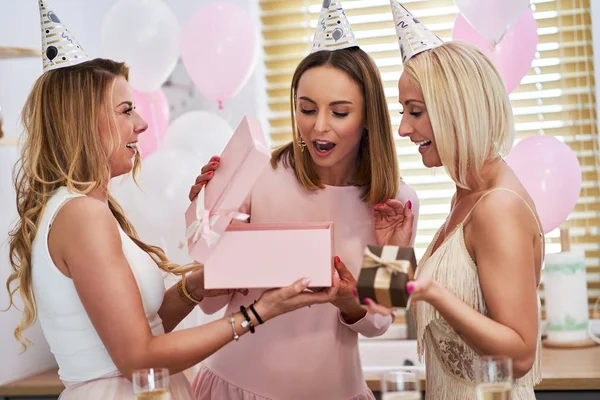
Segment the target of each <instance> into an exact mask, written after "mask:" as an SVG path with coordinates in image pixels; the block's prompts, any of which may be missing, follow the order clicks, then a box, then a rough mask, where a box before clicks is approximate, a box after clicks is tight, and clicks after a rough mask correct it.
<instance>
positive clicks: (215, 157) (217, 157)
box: [211, 156, 220, 161]
mask: <svg viewBox="0 0 600 400" xmlns="http://www.w3.org/2000/svg"><path fill="white" fill-rule="evenodd" d="M211 160H213V161H219V160H220V158H219V156H213V157H212V158H211Z"/></svg>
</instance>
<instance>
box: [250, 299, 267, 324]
mask: <svg viewBox="0 0 600 400" xmlns="http://www.w3.org/2000/svg"><path fill="white" fill-rule="evenodd" d="M255 303H256V302H255ZM250 311H252V314H254V316H255V317H256V320H257V321H258V323H259V324H261V325H262V324H264V322H263V320H262V318H261V317H260V315H258V313H257V312H256V310H255V309H254V304H250Z"/></svg>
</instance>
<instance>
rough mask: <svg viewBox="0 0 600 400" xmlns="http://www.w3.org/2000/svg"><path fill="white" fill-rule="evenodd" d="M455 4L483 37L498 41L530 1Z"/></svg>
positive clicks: (469, 0)
mask: <svg viewBox="0 0 600 400" xmlns="http://www.w3.org/2000/svg"><path fill="white" fill-rule="evenodd" d="M454 3H455V4H456V7H458V12H460V13H461V14H462V15H463V16H464V17H465V19H466V20H467V21H469V23H470V24H471V25H473V27H474V28H475V30H476V31H477V32H479V34H480V35H481V36H483V37H484V38H486V39H490V40H496V41H499V40H500V39H501V38H502V35H503V34H504V33H506V31H507V30H508V29H510V28H511V27H512V26H513V25H514V24H515V23H516V22H517V20H518V19H519V17H520V16H521V15H522V14H523V12H524V11H525V9H526V8H527V7H528V6H529V0H454Z"/></svg>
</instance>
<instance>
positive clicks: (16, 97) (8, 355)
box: [0, 0, 267, 384]
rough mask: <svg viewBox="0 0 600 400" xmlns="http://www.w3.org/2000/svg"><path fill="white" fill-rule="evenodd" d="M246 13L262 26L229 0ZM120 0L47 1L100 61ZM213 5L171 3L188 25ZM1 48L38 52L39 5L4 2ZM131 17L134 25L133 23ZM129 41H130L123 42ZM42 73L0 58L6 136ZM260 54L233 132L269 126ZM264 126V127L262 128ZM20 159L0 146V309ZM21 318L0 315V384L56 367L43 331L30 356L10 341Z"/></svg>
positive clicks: (37, 63)
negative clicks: (109, 15) (249, 118)
mask: <svg viewBox="0 0 600 400" xmlns="http://www.w3.org/2000/svg"><path fill="white" fill-rule="evenodd" d="M229 1H230V2H233V3H236V4H238V5H239V6H241V7H242V8H244V9H245V10H246V11H247V12H248V13H249V14H250V15H251V16H253V17H254V18H255V21H256V23H257V26H258V24H259V17H258V12H259V8H258V2H257V0H229ZM116 2H117V0H103V1H90V0H49V3H50V6H51V8H52V9H53V10H54V11H55V12H56V13H57V15H58V16H59V17H60V18H61V20H62V22H63V23H65V25H66V26H67V27H68V28H69V30H70V31H71V33H73V34H74V36H75V37H76V38H77V39H78V40H79V42H80V43H81V44H82V45H83V47H84V48H85V50H86V51H87V52H88V55H89V56H90V57H101V56H102V53H101V49H100V31H101V25H102V20H103V16H104V15H105V14H106V12H107V11H108V10H109V9H110V7H111V6H112V5H113V4H114V3H116ZM208 2H210V0H168V1H167V4H169V6H170V7H171V8H172V10H173V11H174V13H175V14H176V15H177V17H178V19H179V21H180V25H181V26H182V28H183V26H184V24H185V22H186V20H187V17H188V16H190V15H191V14H192V13H193V12H194V11H195V10H196V9H197V8H198V7H200V6H201V5H202V4H205V3H208ZM0 15H2V16H3V18H2V24H0V46H18V47H27V48H40V45H41V39H40V26H39V12H38V6H37V2H36V1H33V0H26V1H25V0H0ZM134 21H135V18H132V23H135V22H134ZM123 40H127V38H123ZM41 72H42V63H41V58H39V59H37V58H30V59H19V60H1V59H0V106H1V107H2V108H3V114H4V124H3V129H4V132H5V135H6V137H9V138H16V137H18V136H19V135H20V128H19V124H18V116H19V113H20V110H21V108H22V106H23V104H24V102H25V99H26V96H27V94H28V92H29V90H30V88H31V86H32V84H33V82H34V81H35V79H36V78H37V77H38V76H39V75H40V74H41ZM172 78H173V80H174V81H176V82H178V83H182V84H184V85H185V84H187V85H191V83H190V80H189V78H188V77H187V75H186V73H185V70H184V68H183V66H182V65H181V64H180V65H178V67H177V69H176V70H175V72H174V74H173V77H172ZM264 87H265V85H264V73H263V66H262V55H261V57H259V61H258V63H257V67H256V70H255V73H254V75H253V76H252V77H251V79H250V80H249V82H248V83H247V84H246V86H245V87H244V88H243V89H242V90H241V92H240V93H238V94H237V95H236V96H235V98H233V99H231V100H229V101H227V102H225V104H224V106H225V110H223V111H219V114H220V115H221V116H222V117H223V118H225V119H227V120H228V121H229V123H230V125H231V126H232V127H235V126H236V125H237V124H238V123H239V121H240V120H241V119H242V118H243V116H244V115H247V114H250V115H254V116H255V117H257V118H258V119H259V120H261V121H263V122H265V121H266V112H265V110H266V101H265V99H266V94H265V91H264ZM165 92H166V93H167V96H168V97H169V102H170V104H171V106H172V113H171V117H172V119H174V118H176V117H177V116H178V115H180V114H181V113H183V112H185V111H189V110H192V109H204V110H208V111H215V112H216V111H217V109H216V104H214V103H213V102H211V101H209V100H207V99H206V98H204V97H203V96H202V95H201V94H200V93H199V92H198V91H195V92H194V93H193V95H191V96H190V95H189V94H188V91H186V90H181V89H177V88H172V87H170V88H165ZM263 126H264V127H266V126H267V125H266V123H263ZM17 158H18V149H17V148H16V147H14V146H0V309H3V308H5V307H6V306H7V305H8V295H7V293H6V291H5V290H4V282H5V281H6V278H7V277H8V274H9V272H10V266H9V263H8V244H7V242H6V240H7V237H8V235H7V232H8V230H9V227H10V226H11V225H12V223H13V222H14V220H15V218H16V211H15V206H14V203H15V197H14V190H13V188H12V182H11V172H12V167H13V165H14V163H15V161H16V160H17ZM19 319H20V313H19V312H17V311H16V310H14V309H13V310H11V311H9V312H0V384H2V383H4V382H9V381H12V380H14V379H18V378H20V377H24V376H27V375H32V374H35V373H37V372H39V371H43V370H46V369H48V368H50V367H52V366H54V365H55V363H54V359H53V357H52V355H51V354H50V352H49V349H48V346H47V344H46V343H45V340H44V339H43V336H42V334H41V331H40V329H39V327H38V326H37V325H36V326H35V327H33V328H31V329H29V330H28V331H27V336H28V337H29V338H30V339H31V340H32V341H33V342H34V343H35V344H34V346H33V347H32V348H30V349H29V350H28V351H27V352H26V353H24V354H22V355H21V354H19V353H20V346H19V344H18V343H17V342H16V341H15V340H14V338H13V337H12V331H13V329H14V327H15V326H16V325H17V323H18V321H19Z"/></svg>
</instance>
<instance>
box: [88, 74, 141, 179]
mask: <svg viewBox="0 0 600 400" xmlns="http://www.w3.org/2000/svg"><path fill="white" fill-rule="evenodd" d="M108 101H109V102H110V104H109V105H108V107H104V109H108V110H110V111H111V112H113V113H114V114H113V115H106V114H103V115H102V116H101V118H100V127H99V132H100V138H101V141H102V146H103V148H104V150H105V151H106V153H107V154H108V166H109V169H110V175H111V178H114V177H115V176H119V175H123V174H127V173H129V172H131V170H132V169H133V165H134V160H135V157H136V153H137V151H138V149H137V141H138V136H139V135H140V134H141V133H143V132H144V131H145V130H146V129H147V128H148V124H147V123H146V121H144V120H143V119H142V117H140V115H139V114H138V113H137V112H136V111H135V109H134V105H133V94H132V93H131V89H130V87H129V83H128V82H127V80H126V79H125V78H123V77H122V76H119V77H117V78H115V81H114V85H113V89H112V96H108ZM113 116H114V117H113Z"/></svg>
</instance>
